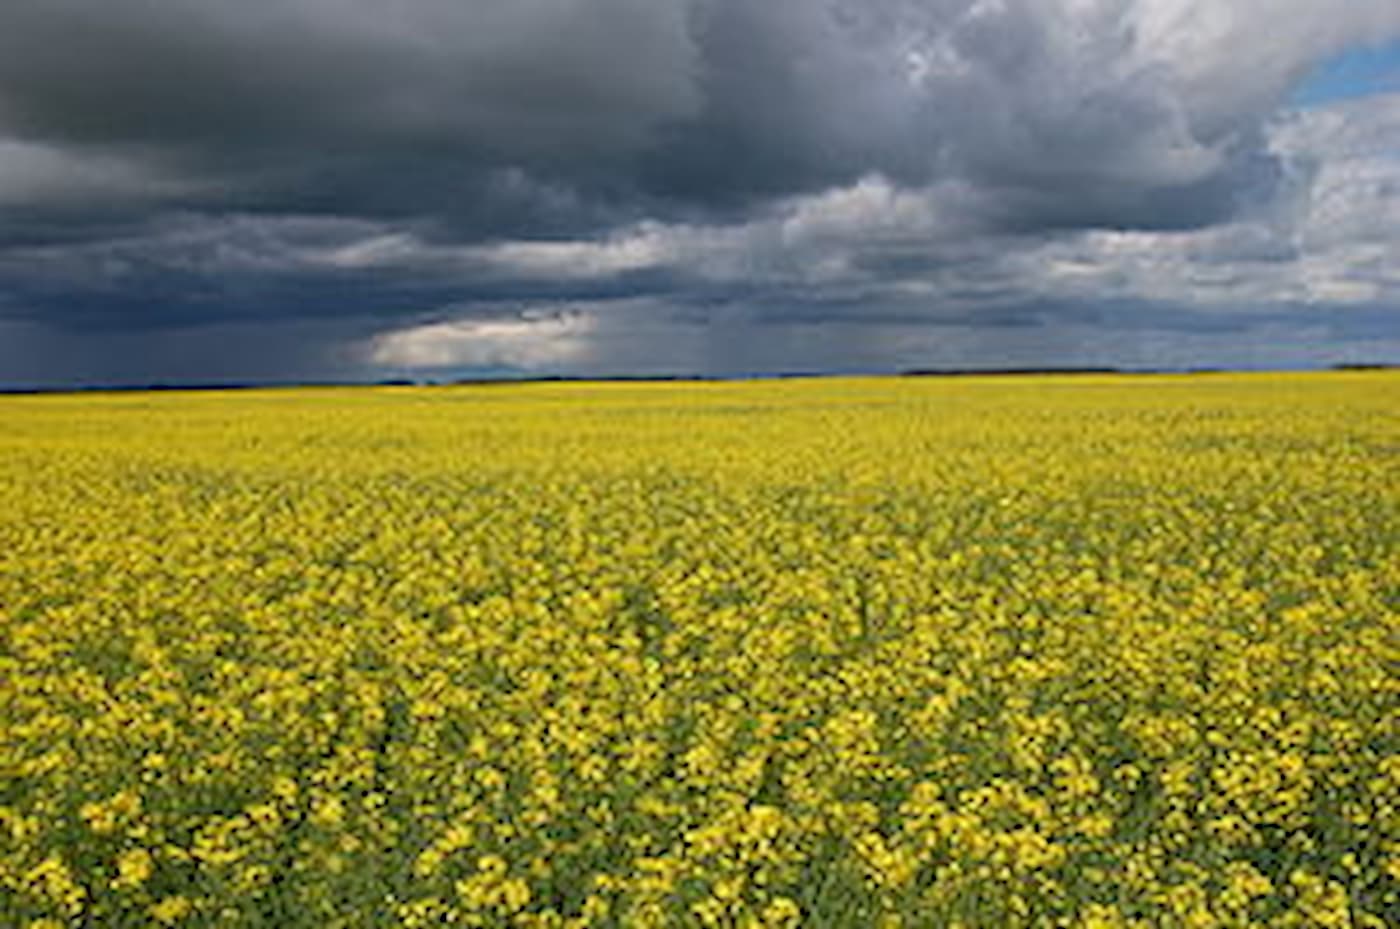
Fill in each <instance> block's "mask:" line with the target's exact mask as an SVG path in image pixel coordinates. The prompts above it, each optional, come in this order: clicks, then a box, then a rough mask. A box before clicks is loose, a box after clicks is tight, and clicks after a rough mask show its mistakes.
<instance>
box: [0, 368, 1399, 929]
mask: <svg viewBox="0 0 1400 929" xmlns="http://www.w3.org/2000/svg"><path fill="white" fill-rule="evenodd" d="M0 463H2V464H3V469H0V724H2V725H3V735H2V736H0V925H3V926H6V927H10V926H30V927H36V929H37V927H59V926H85V927H125V926H157V927H159V926H230V927H241V926H267V927H336V926H345V927H359V926H367V927H368V926H376V927H377V926H403V927H429V926H439V925H464V926H523V927H566V926H580V927H581V926H641V927H645V926H691V925H693V926H735V927H739V926H745V927H747V926H753V927H759V926H772V927H796V926H818V927H821V926H826V927H835V926H841V927H844V926H855V927H859V926H932V927H937V926H949V927H951V926H962V927H978V926H1065V927H1124V926H1141V927H1156V926H1182V927H1200V929H1205V927H1231V926H1254V925H1264V926H1278V927H1342V926H1353V927H1378V929H1379V927H1385V926H1387V925H1390V926H1394V925H1396V924H1397V923H1396V921H1395V920H1396V917H1397V914H1400V683H1398V681H1400V678H1397V674H1396V672H1397V668H1400V554H1398V553H1397V548H1398V547H1397V544H1396V543H1397V534H1398V530H1397V526H1398V525H1400V522H1398V521H1397V516H1400V512H1398V508H1400V375H1397V374H1392V373H1334V374H1308V375H1252V376H1247V375H1236V376H1209V377H1146V376H1142V377H1131V378H1115V377H1107V376H1105V377H1098V376H1083V377H1075V378H1058V379H1057V378H1016V379H1008V378H1001V379H992V378H986V379H983V378H966V379H957V380H924V379H918V380H914V379H904V380H900V379H866V380H860V379H852V380H826V381H774V382H763V383H748V384H680V383H677V384H650V385H640V384H534V385H515V386H484V387H462V388H436V389H413V388H383V389H345V390H331V389H302V390H284V391H248V392H232V393H161V394H123V395H89V396H52V397H10V398H0Z"/></svg>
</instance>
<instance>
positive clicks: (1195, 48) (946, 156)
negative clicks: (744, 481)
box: [0, 0, 1400, 386]
mask: <svg viewBox="0 0 1400 929" xmlns="http://www.w3.org/2000/svg"><path fill="white" fill-rule="evenodd" d="M1359 361H1392V362H1394V361H1400V0H1230V2H1222V0H763V2H757V0H246V2H239V3H231V2H227V0H123V2H112V0H3V2H0V385H5V384H8V385H12V386H13V385H63V384H76V383H132V382H150V381H205V382H207V381H226V380H286V379H323V378H354V379H366V378H379V377H386V376H405V375H407V376H415V377H424V378H443V377H453V376H460V375H470V374H479V373H492V374H509V373H516V374H559V373H562V374H622V373H632V374H678V373H699V374H743V373H761V372H775V371H867V370H868V371H877V370H878V371H888V370H898V369H902V368H911V367H919V368H930V367H976V366H996V367H1005V366H1050V365H1120V366H1131V367H1149V366H1152V367H1156V366H1172V367H1191V366H1222V365H1228V366H1248V367H1266V366H1269V367H1272V366H1288V367H1292V366H1308V365H1325V364H1333V363H1338V362H1359Z"/></svg>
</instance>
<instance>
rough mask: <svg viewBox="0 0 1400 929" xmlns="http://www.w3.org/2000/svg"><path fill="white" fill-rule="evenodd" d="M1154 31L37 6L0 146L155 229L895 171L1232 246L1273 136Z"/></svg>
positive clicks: (553, 227)
mask: <svg viewBox="0 0 1400 929" xmlns="http://www.w3.org/2000/svg"><path fill="white" fill-rule="evenodd" d="M1133 8H1134V7H1133V5H1132V4H1128V3H1098V4H1068V5H1066V4H1054V3H1052V4H1046V3H1030V2H1026V0H1007V2H1001V3H976V2H973V0H934V2H923V3H914V2H908V0H877V2H869V0H866V2H861V3H856V2H849V3H835V4H831V3H813V2H806V0H775V2H769V3H762V4H756V3H749V2H742V0H689V2H686V0H591V2H588V3H579V2H571V0H523V2H522V0H509V2H507V0H478V2H474V3H467V4H464V3H459V2H451V0H406V2H403V3H399V4H395V5H393V6H392V7H385V6H384V5H383V4H379V3H372V2H369V0H334V2H312V0H296V2H290V3H276V4H269V3H241V4H230V3H223V2H216V0H140V2H134V3H121V4H114V3H99V2H95V0H11V2H9V3H7V4H6V5H5V8H4V10H3V11H0V133H3V135H6V136H9V137H10V138H12V139H16V140H21V141H25V142H30V143H35V144H41V145H46V146H52V147H54V150H56V151H57V152H61V153H64V154H65V155H66V156H67V157H70V158H84V157H86V158H90V159H105V160H107V161H108V162H110V163H111V164H114V165H122V164H125V165H127V166H128V171H127V173H128V174H134V175H139V174H141V173H142V172H145V173H147V174H148V175H149V179H148V183H147V185H146V186H147V193H148V195H149V202H150V203H151V205H152V207H153V208H154V207H157V206H159V205H160V204H162V203H164V202H169V201H171V200H175V201H177V202H179V203H181V204H182V205H183V206H185V207H186V208H207V209H216V210H217V209H230V208H232V209H241V210H257V211H267V212H278V213H288V212H291V213H296V212H317V213H338V214H348V215H357V216H380V217H392V218H406V217H420V218H422V217H426V218H428V219H432V220H438V221H442V222H445V223H448V224H450V225H452V226H454V227H455V228H456V229H457V230H458V232H459V234H462V235H468V236H477V237H498V236H509V235H517V234H539V233H543V234H562V233H566V232H567V233H571V234H580V233H581V232H586V231H588V230H590V229H593V228H598V227H601V226H605V225H607V224H609V223H610V222H622V221H627V220H630V219H635V218H637V217H638V216H640V215H643V214H649V215H680V214H687V215H695V214H696V213H699V214H702V215H703V214H706V213H713V212H716V211H719V212H720V213H721V214H722V215H727V216H735V215H743V214H744V213H745V212H747V211H751V210H752V209H754V208H757V207H761V206H763V205H765V204H767V203H768V202H770V201H771V200H772V198H774V197H776V196H781V195H787V194H794V193H802V192H812V191H817V190H821V189H825V188H827V187H831V186H838V185H841V184H848V183H851V182H853V181H855V180H857V179H858V178H860V177H862V176H864V175H867V174H870V173H881V174H884V175H886V176H889V177H892V178H894V179H896V180H898V181H900V182H902V183H906V184H913V185H917V184H922V183H924V182H927V181H929V180H930V179H932V178H934V177H938V176H943V175H947V174H954V175H958V176H965V177H967V178H968V179H969V180H970V181H971V182H972V183H974V184H975V185H976V186H977V187H978V188H979V189H980V190H982V191H984V192H985V197H984V198H983V202H984V205H985V208H986V210H987V214H988V218H989V220H991V221H993V222H995V223H997V224H1004V225H1010V226H1013V227H1017V228H1023V229H1034V228H1039V227H1041V226H1052V227H1080V226H1095V225H1109V226H1119V227H1139V226H1151V227H1187V226H1194V225H1200V224H1202V223H1206V222H1211V221H1214V220H1216V219H1219V218H1220V217H1222V216H1225V215H1228V213H1229V212H1230V210H1231V209H1232V207H1233V205H1234V203H1235V201H1236V200H1237V199H1239V198H1240V197H1242V196H1246V195H1249V194H1253V193H1258V192H1259V190H1261V189H1262V190H1267V188H1268V186H1269V185H1270V183H1271V181H1272V179H1273V173H1274V169H1275V165H1274V163H1273V161H1272V160H1271V158H1270V156H1269V154H1268V153H1267V152H1266V151H1265V150H1264V148H1263V146H1262V144H1261V138H1260V134H1259V131H1258V130H1259V126H1260V123H1261V119H1262V117H1263V116H1264V115H1266V113H1265V112H1263V111H1261V110H1260V109H1258V108H1242V109H1240V110H1239V111H1237V112H1230V113H1225V114H1220V115H1215V116H1213V117H1212V119H1211V121H1210V123H1209V125H1208V126H1206V128H1205V129H1204V130H1198V129H1197V128H1196V127H1193V126H1192V125H1190V115H1191V112H1192V109H1193V107H1194V106H1195V101H1193V100H1192V99H1190V97H1189V94H1188V90H1187V89H1186V88H1184V87H1183V86H1181V82H1180V81H1179V80H1177V79H1176V77H1175V76H1174V72H1173V71H1172V70H1171V69H1170V68H1169V67H1164V66H1162V65H1161V63H1160V62H1158V61H1157V60H1156V59H1155V58H1154V56H1153V50H1152V49H1151V48H1145V47H1144V40H1143V39H1142V36H1141V29H1140V27H1137V26H1135V21H1134V20H1133V19H1132V18H1131V17H1130V16H1129V13H1130V12H1131V11H1132V10H1133ZM1286 89H1287V87H1286V85H1284V84H1282V83H1280V84H1279V85H1278V86H1276V87H1274V88H1272V90H1273V92H1274V93H1275V94H1276V95H1278V94H1282V93H1283V92H1284V91H1285V90H1286ZM112 186H113V188H114V189H120V192H121V193H122V195H124V196H126V197H128V198H130V197H132V196H136V195H138V194H139V187H140V185H139V184H136V183H131V182H129V183H127V184H126V185H125V186H124V187H123V186H122V185H120V184H113V185H112ZM162 186H163V187H164V189H162ZM94 199H98V200H101V199H102V198H101V197H95V198H94Z"/></svg>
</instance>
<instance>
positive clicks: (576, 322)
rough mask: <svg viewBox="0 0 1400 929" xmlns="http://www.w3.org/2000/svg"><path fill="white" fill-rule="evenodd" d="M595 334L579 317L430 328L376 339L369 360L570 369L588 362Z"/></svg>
mask: <svg viewBox="0 0 1400 929" xmlns="http://www.w3.org/2000/svg"><path fill="white" fill-rule="evenodd" d="M593 328H594V320H593V319H592V317H589V316H586V315H584V314H581V313H562V314H558V315H546V316H540V315H524V316H520V317H517V318H513V319H461V320H451V321H447V322H437V323H429V324H427V325H422V326H412V327H409V328H406V329H399V330H395V331H392V332H388V333H385V334H383V335H380V336H378V337H376V338H375V339H374V340H373V342H372V343H371V345H370V348H369V360H370V361H371V362H372V363H374V364H376V365H381V366H383V367H388V368H411V369H416V368H453V367H458V368H503V367H504V368H523V369H526V370H538V369H543V368H554V367H560V366H565V367H566V366H569V365H573V364H577V363H580V362H582V361H584V360H586V358H587V355H588V337H589V334H590V333H591V332H592V330H593Z"/></svg>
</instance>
